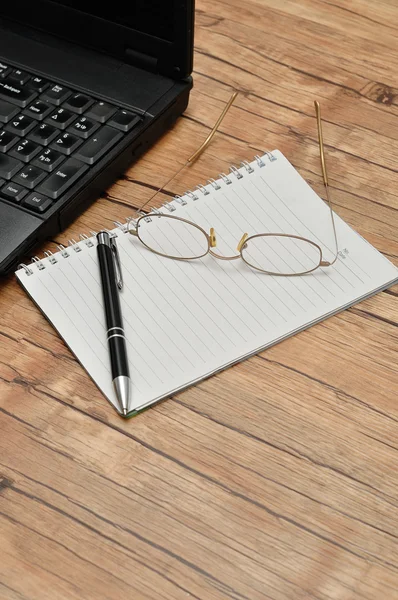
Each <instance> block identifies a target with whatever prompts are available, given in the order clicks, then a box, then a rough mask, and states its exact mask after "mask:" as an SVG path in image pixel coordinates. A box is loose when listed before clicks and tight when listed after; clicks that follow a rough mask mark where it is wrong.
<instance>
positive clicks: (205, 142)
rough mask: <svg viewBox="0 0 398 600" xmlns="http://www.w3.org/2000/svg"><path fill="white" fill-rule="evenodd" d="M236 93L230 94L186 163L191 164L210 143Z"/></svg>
mask: <svg viewBox="0 0 398 600" xmlns="http://www.w3.org/2000/svg"><path fill="white" fill-rule="evenodd" d="M237 95H238V92H234V93H233V94H232V96H231V97H230V99H229V101H228V103H227V104H226V106H225V108H224V110H223V111H222V113H221V115H220V116H219V117H218V119H217V121H216V123H215V125H214V127H213V129H212V130H211V131H210V133H209V135H208V136H207V138H206V139H205V141H204V142H203V144H202V145H201V146H200V147H199V148H198V149H197V150H196V152H194V153H193V154H192V156H190V157H189V158H188V160H187V163H188V164H191V163H193V162H195V160H196V159H197V158H198V157H199V156H200V155H201V154H202V152H204V151H205V150H206V148H207V146H208V145H209V144H210V142H211V140H212V139H213V137H214V136H215V134H216V131H217V129H218V128H219V127H220V125H221V122H222V120H223V119H224V117H225V115H226V114H227V112H228V111H229V109H230V108H231V106H232V103H233V102H234V101H235V98H236V96H237Z"/></svg>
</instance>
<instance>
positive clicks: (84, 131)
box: [68, 116, 100, 140]
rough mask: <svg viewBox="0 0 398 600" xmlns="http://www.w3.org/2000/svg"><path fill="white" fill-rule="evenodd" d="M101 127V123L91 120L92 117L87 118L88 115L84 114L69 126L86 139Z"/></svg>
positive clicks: (70, 129)
mask: <svg viewBox="0 0 398 600" xmlns="http://www.w3.org/2000/svg"><path fill="white" fill-rule="evenodd" d="M99 127H100V124H99V123H96V122H95V121H90V119H87V117H85V116H84V117H80V119H78V120H77V121H76V123H73V125H71V127H69V130H68V131H70V132H71V133H74V134H75V135H77V136H79V137H81V138H83V139H84V140H86V139H87V138H88V137H90V135H92V134H93V133H94V131H97V129H98V128H99Z"/></svg>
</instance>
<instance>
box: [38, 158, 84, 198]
mask: <svg viewBox="0 0 398 600" xmlns="http://www.w3.org/2000/svg"><path fill="white" fill-rule="evenodd" d="M87 170H88V167H87V166H86V165H84V164H83V163H81V162H80V161H79V160H75V159H74V158H69V159H68V160H67V161H66V162H64V164H63V165H61V166H60V167H59V168H58V169H56V170H55V171H54V173H52V174H51V175H50V176H49V177H47V179H45V180H44V181H43V182H42V183H41V184H40V185H39V187H38V188H37V191H38V192H40V193H42V194H45V195H46V196H49V197H50V198H52V199H53V200H57V198H59V197H60V196H61V195H62V194H63V193H64V192H65V191H66V190H67V189H68V188H70V187H71V185H73V184H74V183H75V182H76V181H77V180H78V179H79V178H80V177H81V176H82V175H83V174H84V173H85V172H86V171H87Z"/></svg>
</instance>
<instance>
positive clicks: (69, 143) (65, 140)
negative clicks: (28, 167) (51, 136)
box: [50, 132, 83, 155]
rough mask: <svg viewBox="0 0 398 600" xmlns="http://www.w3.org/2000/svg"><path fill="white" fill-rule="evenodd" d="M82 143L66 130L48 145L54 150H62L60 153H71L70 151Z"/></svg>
mask: <svg viewBox="0 0 398 600" xmlns="http://www.w3.org/2000/svg"><path fill="white" fill-rule="evenodd" d="M82 143H83V141H82V140H80V139H79V138H77V137H76V136H74V135H72V134H71V133H68V132H66V133H61V134H60V135H59V136H58V137H57V138H55V140H54V141H53V143H52V144H51V146H50V147H51V148H54V150H57V151H58V152H62V154H66V155H69V154H72V152H73V151H74V150H76V148H77V147H78V146H80V144H82Z"/></svg>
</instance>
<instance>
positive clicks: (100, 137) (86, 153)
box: [75, 125, 123, 165]
mask: <svg viewBox="0 0 398 600" xmlns="http://www.w3.org/2000/svg"><path fill="white" fill-rule="evenodd" d="M122 137H123V135H122V134H121V133H118V132H117V131H115V130H114V129H112V128H111V127H107V126H106V125H105V126H104V127H102V128H101V129H99V130H98V131H97V132H96V133H95V134H94V136H93V137H92V138H90V139H89V140H87V142H85V143H84V144H83V146H80V148H79V149H78V150H77V152H76V153H75V156H76V158H78V159H79V160H82V161H83V162H85V163H86V164H88V165H93V164H94V163H95V162H97V160H99V159H100V158H101V156H103V155H104V154H105V153H106V152H108V150H109V149H110V148H112V146H114V145H115V144H116V143H117V142H118V141H119V140H120V139H122Z"/></svg>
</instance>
